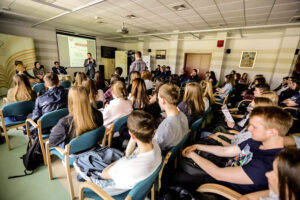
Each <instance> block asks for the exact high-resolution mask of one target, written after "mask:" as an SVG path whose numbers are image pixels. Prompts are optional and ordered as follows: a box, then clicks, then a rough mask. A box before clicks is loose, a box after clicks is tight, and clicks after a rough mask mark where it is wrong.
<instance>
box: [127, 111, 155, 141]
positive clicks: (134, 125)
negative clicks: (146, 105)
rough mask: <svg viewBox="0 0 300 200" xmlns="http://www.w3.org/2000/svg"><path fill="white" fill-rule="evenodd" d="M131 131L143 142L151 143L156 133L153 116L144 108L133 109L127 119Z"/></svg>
mask: <svg viewBox="0 0 300 200" xmlns="http://www.w3.org/2000/svg"><path fill="white" fill-rule="evenodd" d="M127 126H128V129H129V131H130V132H131V133H132V134H133V135H134V136H135V137H136V138H137V139H138V140H140V141H141V142H143V143H150V142H151V141H152V137H153V134H154V128H155V125H154V119H153V116H152V115H151V114H149V113H147V112H145V111H142V110H135V111H133V112H132V113H131V114H130V115H129V117H128V120H127Z"/></svg>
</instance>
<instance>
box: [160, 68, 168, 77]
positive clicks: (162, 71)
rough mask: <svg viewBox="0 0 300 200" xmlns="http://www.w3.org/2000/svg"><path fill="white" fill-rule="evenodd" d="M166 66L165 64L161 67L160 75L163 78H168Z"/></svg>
mask: <svg viewBox="0 0 300 200" xmlns="http://www.w3.org/2000/svg"><path fill="white" fill-rule="evenodd" d="M166 76H167V75H166V66H165V65H163V66H162V67H161V68H160V75H159V77H160V78H162V79H165V78H166Z"/></svg>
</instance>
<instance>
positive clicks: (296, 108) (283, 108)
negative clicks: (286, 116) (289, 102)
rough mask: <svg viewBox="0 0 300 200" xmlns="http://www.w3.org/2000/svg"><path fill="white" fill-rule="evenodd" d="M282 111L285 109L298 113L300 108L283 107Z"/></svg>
mask: <svg viewBox="0 0 300 200" xmlns="http://www.w3.org/2000/svg"><path fill="white" fill-rule="evenodd" d="M282 109H283V110H288V109H290V110H296V111H298V108H295V107H282Z"/></svg>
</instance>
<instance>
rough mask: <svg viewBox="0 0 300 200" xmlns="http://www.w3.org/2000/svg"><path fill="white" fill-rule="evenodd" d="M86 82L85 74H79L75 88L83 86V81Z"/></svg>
mask: <svg viewBox="0 0 300 200" xmlns="http://www.w3.org/2000/svg"><path fill="white" fill-rule="evenodd" d="M84 80H86V75H85V73H84V72H77V74H76V77H75V84H74V86H81V85H82V81H84Z"/></svg>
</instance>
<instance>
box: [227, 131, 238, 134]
mask: <svg viewBox="0 0 300 200" xmlns="http://www.w3.org/2000/svg"><path fill="white" fill-rule="evenodd" d="M228 131H229V133H233V134H239V133H240V132H239V131H236V130H228Z"/></svg>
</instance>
